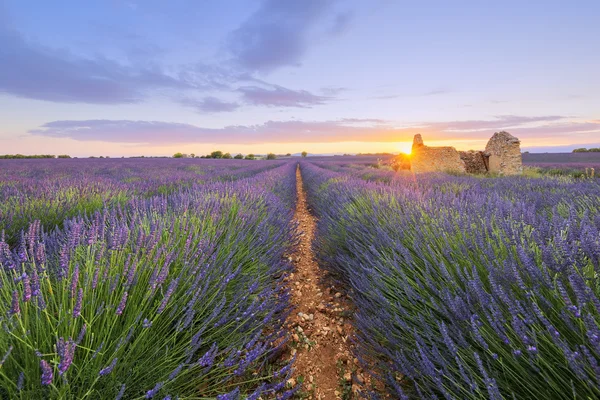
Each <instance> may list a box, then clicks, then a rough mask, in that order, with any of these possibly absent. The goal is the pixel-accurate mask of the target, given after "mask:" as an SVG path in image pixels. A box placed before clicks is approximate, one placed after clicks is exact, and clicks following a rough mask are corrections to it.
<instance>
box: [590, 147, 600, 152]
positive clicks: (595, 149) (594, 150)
mask: <svg viewBox="0 0 600 400" xmlns="http://www.w3.org/2000/svg"><path fill="white" fill-rule="evenodd" d="M588 151H589V152H591V153H600V147H593V148H591V149H588Z"/></svg>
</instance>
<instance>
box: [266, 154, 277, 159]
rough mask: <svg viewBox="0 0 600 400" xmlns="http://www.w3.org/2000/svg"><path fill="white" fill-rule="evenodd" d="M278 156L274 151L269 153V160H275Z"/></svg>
mask: <svg viewBox="0 0 600 400" xmlns="http://www.w3.org/2000/svg"><path fill="white" fill-rule="evenodd" d="M276 158H277V156H276V155H275V154H273V153H269V154H267V160H275V159H276Z"/></svg>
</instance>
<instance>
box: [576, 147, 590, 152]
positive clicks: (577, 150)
mask: <svg viewBox="0 0 600 400" xmlns="http://www.w3.org/2000/svg"><path fill="white" fill-rule="evenodd" d="M587 152H588V149H586V148H585V147H581V148H579V149H575V150H573V153H587Z"/></svg>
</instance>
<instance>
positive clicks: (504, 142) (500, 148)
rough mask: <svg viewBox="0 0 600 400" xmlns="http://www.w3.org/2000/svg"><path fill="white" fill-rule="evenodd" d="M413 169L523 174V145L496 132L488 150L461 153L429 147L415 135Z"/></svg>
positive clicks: (509, 135) (411, 162)
mask: <svg viewBox="0 0 600 400" xmlns="http://www.w3.org/2000/svg"><path fill="white" fill-rule="evenodd" d="M410 164H411V170H412V171H413V172H415V173H421V172H459V173H464V172H466V173H470V174H484V173H488V172H490V173H497V174H499V175H518V174H521V173H522V172H523V162H522V158H521V142H520V141H519V139H517V138H516V137H514V136H512V135H511V134H510V133H508V132H504V131H502V132H496V133H494V135H493V136H492V137H491V139H490V140H489V141H488V143H487V146H486V148H485V151H476V150H469V151H460V152H459V151H457V150H456V149H455V148H454V147H429V146H426V145H425V144H424V143H423V138H422V137H421V135H420V134H417V135H415V137H414V140H413V147H412V153H411V156H410Z"/></svg>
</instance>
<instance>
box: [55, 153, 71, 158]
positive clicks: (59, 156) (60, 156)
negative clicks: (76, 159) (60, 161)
mask: <svg viewBox="0 0 600 400" xmlns="http://www.w3.org/2000/svg"><path fill="white" fill-rule="evenodd" d="M58 158H71V156H70V155H68V154H59V155H58Z"/></svg>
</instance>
